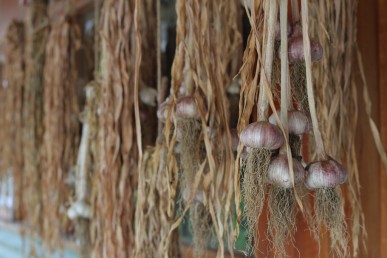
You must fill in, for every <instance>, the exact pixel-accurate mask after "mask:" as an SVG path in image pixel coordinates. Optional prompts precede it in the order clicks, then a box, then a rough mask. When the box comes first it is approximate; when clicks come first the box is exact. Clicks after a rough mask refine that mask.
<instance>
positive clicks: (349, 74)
mask: <svg viewBox="0 0 387 258" xmlns="http://www.w3.org/2000/svg"><path fill="white" fill-rule="evenodd" d="M357 3H358V1H342V2H340V6H337V5H334V4H333V2H332V1H327V2H324V3H323V2H321V3H317V2H316V3H313V4H310V10H311V15H310V17H311V25H312V26H311V30H312V31H314V33H315V34H316V35H319V42H321V44H322V45H323V46H324V57H323V59H322V61H321V65H319V66H317V67H316V70H315V75H316V80H315V84H316V87H315V89H316V105H317V110H318V114H317V115H318V119H319V121H320V124H321V128H322V132H321V133H322V137H323V139H324V141H325V143H326V144H325V148H326V149H327V151H328V152H329V153H330V155H331V156H332V157H334V158H337V159H339V160H340V161H342V162H343V164H345V166H346V167H347V169H348V188H347V189H344V190H345V195H346V197H347V198H346V199H347V200H348V201H349V203H350V215H351V219H349V220H348V223H349V225H350V228H351V240H352V255H353V256H357V255H358V249H359V241H362V242H363V245H364V240H365V238H366V232H365V225H364V214H363V212H362V207H361V202H360V185H359V181H358V177H359V171H358V167H357V157H356V146H355V134H356V128H357V119H356V118H357V116H358V114H357V112H358V100H357V90H356V89H357V85H356V80H355V79H354V78H353V77H354V76H353V69H354V67H353V61H354V58H355V51H356V25H357V19H356V16H357V11H356V10H357ZM334 7H335V8H334ZM321 24H323V25H324V26H321ZM333 128H335V130H333ZM337 190H338V189H337ZM320 196H321V194H320ZM325 196H326V195H325ZM330 198H331V199H332V200H335V201H336V202H342V201H341V200H340V199H337V196H336V194H335V195H334V196H331V197H330ZM319 201H321V200H319ZM337 209H338V208H337ZM336 212H337V213H341V212H342V208H340V209H338V210H337V211H336ZM316 215H318V214H316ZM324 217H325V216H324ZM332 217H333V218H330V219H328V221H327V223H328V226H327V228H328V229H330V228H332V227H337V225H332V226H330V224H332V223H333V224H337V223H339V221H337V218H338V216H336V215H333V214H332ZM339 217H341V216H339ZM331 219H332V220H331ZM320 222H323V221H320ZM341 225H342V224H341ZM338 227H339V228H340V226H338ZM343 230H344V229H343ZM341 241H342V239H341V236H340V235H337V233H336V230H334V231H333V232H331V243H332V248H335V247H336V245H337V244H341V245H343V243H342V242H341Z"/></svg>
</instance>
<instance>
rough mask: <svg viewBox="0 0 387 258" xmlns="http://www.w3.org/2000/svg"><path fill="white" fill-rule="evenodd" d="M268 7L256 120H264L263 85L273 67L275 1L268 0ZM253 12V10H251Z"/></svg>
mask: <svg viewBox="0 0 387 258" xmlns="http://www.w3.org/2000/svg"><path fill="white" fill-rule="evenodd" d="M266 4H267V5H268V6H269V8H268V10H269V13H268V18H267V21H268V24H267V37H266V44H265V45H264V46H265V47H266V48H265V51H264V53H265V55H264V59H263V60H264V61H263V62H264V65H263V66H262V69H261V80H260V83H259V85H260V88H259V97H258V104H257V105H258V121H266V120H267V114H268V108H269V100H268V97H267V93H266V90H265V87H264V86H263V85H264V83H265V81H266V82H267V84H268V85H271V73H272V67H273V56H274V36H275V22H276V20H277V11H278V10H277V1H268V2H267V3H266ZM253 12H254V11H253Z"/></svg>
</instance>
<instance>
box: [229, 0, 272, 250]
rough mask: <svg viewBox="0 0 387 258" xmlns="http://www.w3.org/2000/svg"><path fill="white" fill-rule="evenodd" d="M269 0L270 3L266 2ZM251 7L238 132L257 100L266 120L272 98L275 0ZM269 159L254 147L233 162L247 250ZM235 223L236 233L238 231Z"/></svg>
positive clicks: (261, 200) (254, 229) (268, 153)
mask: <svg viewBox="0 0 387 258" xmlns="http://www.w3.org/2000/svg"><path fill="white" fill-rule="evenodd" d="M269 2H270V3H272V4H269ZM252 4H253V6H251V11H249V10H248V9H247V7H246V12H247V14H248V17H249V21H250V24H251V28H252V29H251V31H250V34H249V37H248V41H247V46H246V49H245V52H244V57H243V66H242V69H241V79H242V87H241V93H240V101H239V120H238V131H239V132H241V131H242V130H243V129H244V128H245V127H246V126H247V125H248V124H249V121H250V117H251V115H252V112H253V108H254V106H255V105H256V104H257V105H258V109H257V113H258V120H259V121H266V120H267V118H268V110H269V100H271V101H273V99H272V98H273V95H272V90H271V88H272V87H271V78H272V67H273V55H274V45H273V37H274V35H273V31H274V30H273V27H272V23H273V21H275V20H276V15H277V4H276V2H275V1H273V2H271V1H266V2H262V1H253V2H252ZM242 152H243V148H242V145H240V146H239V147H238V154H237V159H238V160H239V159H240V157H241V154H242ZM270 159H271V151H270V150H266V149H257V150H254V151H252V152H251V153H250V154H249V155H248V157H247V158H246V160H241V162H242V164H236V171H237V173H235V179H234V180H235V182H234V185H235V202H236V207H237V221H238V223H240V222H241V220H242V211H241V209H240V203H241V198H242V196H241V189H240V180H241V169H240V167H241V168H242V169H244V178H243V182H242V194H243V198H244V203H245V206H244V207H245V208H244V217H245V218H246V221H247V225H244V226H246V227H247V230H248V243H247V245H248V249H249V251H250V252H252V251H254V250H252V248H253V246H254V244H253V239H254V237H255V238H257V239H258V237H259V236H258V235H256V233H257V222H258V219H259V217H260V214H261V212H262V208H263V203H264V199H265V186H264V180H265V177H266V173H267V168H268V165H269V162H270ZM238 226H239V225H237V230H236V231H237V234H238V233H239V228H238ZM256 242H257V241H256Z"/></svg>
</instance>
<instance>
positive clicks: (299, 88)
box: [290, 64, 310, 114]
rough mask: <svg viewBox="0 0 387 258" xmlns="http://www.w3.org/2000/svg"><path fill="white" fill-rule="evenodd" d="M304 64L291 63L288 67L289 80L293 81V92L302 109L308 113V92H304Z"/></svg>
mask: <svg viewBox="0 0 387 258" xmlns="http://www.w3.org/2000/svg"><path fill="white" fill-rule="evenodd" d="M305 73H306V71H305V64H293V66H292V68H291V69H290V81H291V82H293V85H294V86H293V87H292V88H293V91H294V92H293V94H294V96H295V98H296V100H297V102H298V103H299V105H300V107H301V109H302V110H304V111H306V112H307V114H309V113H310V112H309V103H308V94H307V92H306V78H305Z"/></svg>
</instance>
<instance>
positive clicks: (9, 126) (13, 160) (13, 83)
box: [1, 21, 25, 220]
mask: <svg viewBox="0 0 387 258" xmlns="http://www.w3.org/2000/svg"><path fill="white" fill-rule="evenodd" d="M24 34H25V31H24V24H23V23H20V22H16V21H12V22H11V24H10V25H9V27H8V31H7V35H6V44H5V46H6V50H5V52H6V61H5V64H6V65H5V69H4V79H5V80H7V83H8V87H7V88H6V89H4V90H5V92H6V94H5V97H6V99H5V101H4V102H3V103H4V105H5V106H4V108H5V109H4V110H3V111H2V114H4V115H5V116H6V117H5V119H3V123H6V124H4V125H5V127H4V128H2V131H3V133H2V135H3V136H4V138H2V139H3V151H4V152H3V154H2V169H1V170H2V171H1V173H2V174H1V177H3V176H4V175H3V173H4V172H6V171H9V169H10V168H12V175H13V189H14V219H16V220H21V219H22V218H23V217H24V214H25V210H24V203H23V194H24V193H23V189H24V180H23V153H22V152H23V142H22V130H23V127H22V126H23V123H22V122H23V121H22V110H23V89H24V74H25V71H24V47H25V42H24V38H25V35H24Z"/></svg>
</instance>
